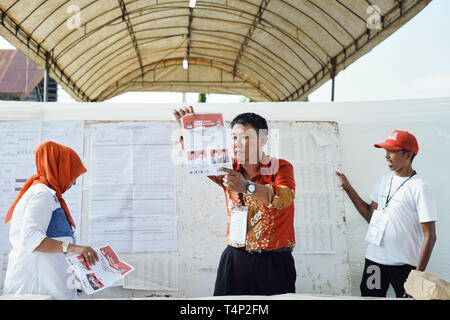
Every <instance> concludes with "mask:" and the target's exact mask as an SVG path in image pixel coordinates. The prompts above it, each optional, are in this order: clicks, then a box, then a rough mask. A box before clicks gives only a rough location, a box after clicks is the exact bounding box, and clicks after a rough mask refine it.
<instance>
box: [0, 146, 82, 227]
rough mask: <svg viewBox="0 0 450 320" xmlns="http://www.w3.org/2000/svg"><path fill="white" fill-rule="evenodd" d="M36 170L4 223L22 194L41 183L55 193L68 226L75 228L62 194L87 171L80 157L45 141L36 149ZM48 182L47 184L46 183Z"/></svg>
mask: <svg viewBox="0 0 450 320" xmlns="http://www.w3.org/2000/svg"><path fill="white" fill-rule="evenodd" d="M36 170H37V174H34V175H32V176H31V177H30V178H28V180H27V182H25V184H24V185H23V187H22V189H21V190H20V192H19V194H18V195H17V198H16V200H14V202H13V204H12V205H11V208H9V210H8V213H7V214H6V219H5V223H7V222H8V221H9V220H11V217H12V214H13V212H14V208H15V207H16V204H17V202H19V200H20V198H22V196H23V194H24V193H25V192H26V191H27V190H28V189H29V188H30V187H31V186H34V185H35V184H38V183H43V184H45V185H46V186H49V185H48V183H50V186H49V187H50V188H52V189H53V190H55V191H56V196H57V197H58V199H59V202H60V204H61V208H62V209H63V210H64V212H65V213H66V216H67V219H68V220H69V222H70V225H71V226H72V227H74V228H75V223H74V222H73V219H72V216H71V215H70V211H69V208H68V207H67V204H66V202H65V201H64V199H63V197H62V194H63V193H64V192H66V191H67V189H69V186H70V183H71V182H72V181H73V180H75V179H76V178H78V177H79V176H81V175H82V174H83V173H85V172H86V171H87V170H86V168H85V167H84V166H83V163H82V162H81V159H80V157H79V156H78V155H77V153H76V152H75V151H73V150H72V149H70V148H69V147H66V146H63V145H60V144H58V143H55V142H53V141H45V142H43V143H41V144H40V145H39V146H38V147H37V149H36ZM47 180H48V183H47Z"/></svg>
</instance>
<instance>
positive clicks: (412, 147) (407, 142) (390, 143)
mask: <svg viewBox="0 0 450 320" xmlns="http://www.w3.org/2000/svg"><path fill="white" fill-rule="evenodd" d="M375 147H376V148H383V149H386V150H388V151H397V150H403V149H405V150H408V151H411V152H412V153H414V154H415V155H417V153H418V152H419V144H418V143H417V140H416V137H414V136H413V135H412V134H411V133H409V132H408V131H401V130H394V131H393V132H392V133H391V135H390V136H389V137H388V138H387V139H386V141H385V142H381V143H377V144H375Z"/></svg>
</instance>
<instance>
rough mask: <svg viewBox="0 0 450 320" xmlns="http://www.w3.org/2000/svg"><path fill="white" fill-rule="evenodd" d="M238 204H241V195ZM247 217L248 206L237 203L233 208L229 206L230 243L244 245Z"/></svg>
mask: <svg viewBox="0 0 450 320" xmlns="http://www.w3.org/2000/svg"><path fill="white" fill-rule="evenodd" d="M240 204H243V199H242V196H241V195H240ZM247 219H248V207H246V206H243V205H239V206H233V208H231V217H230V234H229V240H230V242H231V243H235V244H240V245H245V240H246V238H247Z"/></svg>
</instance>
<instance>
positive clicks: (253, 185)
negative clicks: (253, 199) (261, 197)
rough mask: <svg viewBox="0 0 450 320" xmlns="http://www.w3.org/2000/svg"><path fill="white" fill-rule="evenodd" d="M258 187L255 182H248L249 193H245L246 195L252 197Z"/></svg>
mask: <svg viewBox="0 0 450 320" xmlns="http://www.w3.org/2000/svg"><path fill="white" fill-rule="evenodd" d="M255 190H256V186H255V184H254V183H253V182H251V181H247V191H246V192H245V194H246V195H248V196H251V195H252V194H253V193H255Z"/></svg>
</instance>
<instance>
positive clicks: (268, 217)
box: [224, 156, 295, 250]
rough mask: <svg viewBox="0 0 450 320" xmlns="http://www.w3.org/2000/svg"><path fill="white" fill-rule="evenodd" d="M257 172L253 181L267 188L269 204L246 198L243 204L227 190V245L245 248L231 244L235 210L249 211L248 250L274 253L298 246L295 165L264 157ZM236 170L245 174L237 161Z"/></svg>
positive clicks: (235, 194) (233, 193)
mask: <svg viewBox="0 0 450 320" xmlns="http://www.w3.org/2000/svg"><path fill="white" fill-rule="evenodd" d="M264 160H265V161H263V163H265V164H262V165H261V167H260V169H259V170H258V172H257V173H256V174H255V175H254V176H253V177H252V179H250V180H251V181H252V182H254V183H257V184H263V185H267V186H268V188H269V193H270V196H269V201H270V204H269V205H266V204H264V203H263V202H261V201H258V200H254V199H252V198H251V197H250V196H247V195H246V194H243V195H242V196H241V198H242V202H243V203H242V202H241V201H240V198H239V194H238V193H237V192H234V191H230V190H227V189H226V188H224V191H225V196H226V203H227V215H228V223H227V233H226V240H227V243H228V244H229V245H230V246H232V247H243V245H238V244H234V243H231V242H230V239H229V233H230V219H231V210H232V208H233V206H238V205H243V206H246V207H248V219H247V238H246V245H245V248H246V249H247V250H260V249H262V250H275V249H279V248H283V247H289V248H293V247H294V246H295V235H294V197H295V180H294V170H293V167H292V165H291V164H290V163H289V162H288V161H286V160H282V159H275V158H270V157H268V156H266V157H265V159H264ZM233 170H236V171H238V172H240V173H242V172H243V170H242V167H241V165H240V164H237V162H236V159H234V163H233Z"/></svg>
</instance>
